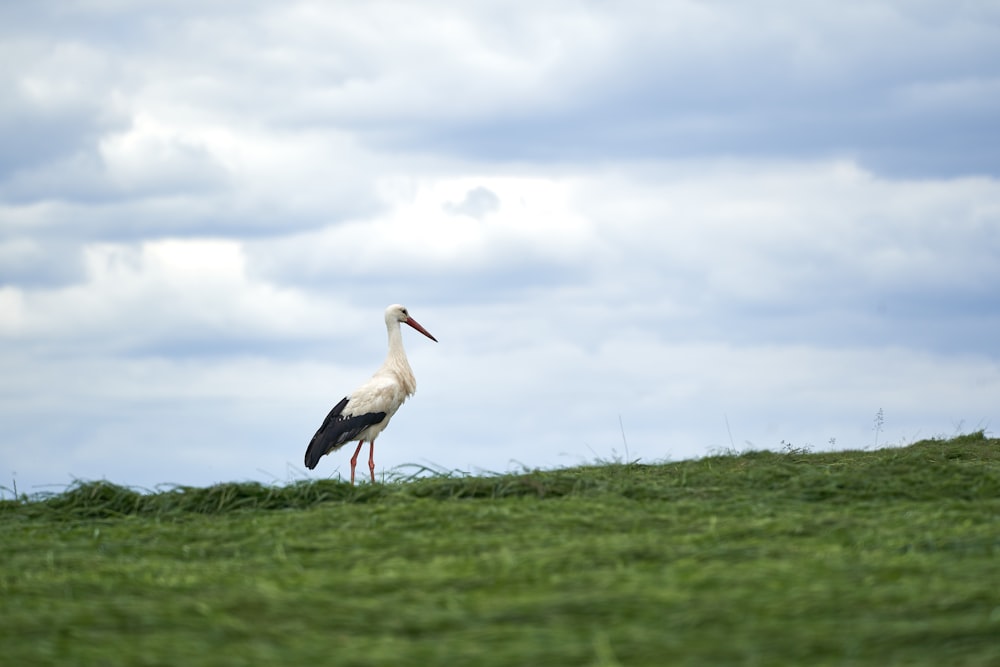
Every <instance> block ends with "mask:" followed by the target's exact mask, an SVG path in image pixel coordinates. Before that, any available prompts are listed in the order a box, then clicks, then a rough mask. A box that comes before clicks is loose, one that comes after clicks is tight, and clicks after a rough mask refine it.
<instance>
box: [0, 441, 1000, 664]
mask: <svg viewBox="0 0 1000 667" xmlns="http://www.w3.org/2000/svg"><path fill="white" fill-rule="evenodd" d="M7 495H8V496H9V495H10V494H9V493H8V494H7ZM0 534H2V538H0V539H2V542H0V547H2V559H0V662H2V663H3V664H9V665H266V664H274V665H305V664H338V665H438V664H440V665H445V664H447V665H735V664H738V665H879V666H882V665H934V666H935V667H938V666H940V665H984V666H985V665H998V664H1000V441H998V440H995V439H988V438H986V437H985V436H984V435H983V434H982V433H974V434H970V435H967V436H962V437H959V438H955V439H952V440H929V441H922V442H919V443H916V444H914V445H911V446H909V447H904V448H889V449H882V450H878V451H869V452H836V453H817V454H810V453H803V452H798V451H790V452H786V453H767V452H750V453H745V454H740V455H723V456H713V457H708V458H704V459H700V460H697V461H684V462H679V463H671V464H664V465H639V464H620V463H616V464H608V465H597V466H586V467H580V468H573V469H566V470H556V471H536V472H525V473H523V474H509V475H496V476H484V477H467V476H458V475H451V476H449V475H438V476H432V477H429V478H420V479H411V480H401V481H395V482H392V483H388V484H384V485H375V486H371V485H367V484H366V485H360V486H357V487H350V486H349V485H347V484H344V483H341V482H336V481H318V482H300V483H295V484H290V485H287V486H263V485H259V484H225V485H219V486H214V487H210V488H177V489H172V490H169V491H162V492H157V493H137V492H135V491H132V490H129V489H125V488H122V487H118V486H114V485H111V484H108V483H105V482H87V483H78V484H76V485H74V486H72V487H71V488H69V489H67V490H66V491H65V492H63V493H59V494H55V495H46V496H36V497H33V498H23V497H22V498H17V499H8V500H3V501H0Z"/></svg>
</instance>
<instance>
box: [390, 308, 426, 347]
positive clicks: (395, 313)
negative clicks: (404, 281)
mask: <svg viewBox="0 0 1000 667" xmlns="http://www.w3.org/2000/svg"><path fill="white" fill-rule="evenodd" d="M393 322H402V323H403V324H409V325H410V326H411V327H413V328H414V329H416V330H417V331H419V332H420V333H422V334H423V335H425V336H427V337H428V338H430V339H431V340H432V341H434V342H435V343H436V342H438V339H437V338H435V337H434V336H432V335H431V334H430V332H428V331H427V329H425V328H423V327H422V326H420V323H419V322H417V321H416V320H415V319H413V318H412V317H410V313H409V311H407V310H406V306H401V305H399V304H398V303H394V304H393V305H391V306H389V307H388V308H386V309H385V323H386V324H392V323H393Z"/></svg>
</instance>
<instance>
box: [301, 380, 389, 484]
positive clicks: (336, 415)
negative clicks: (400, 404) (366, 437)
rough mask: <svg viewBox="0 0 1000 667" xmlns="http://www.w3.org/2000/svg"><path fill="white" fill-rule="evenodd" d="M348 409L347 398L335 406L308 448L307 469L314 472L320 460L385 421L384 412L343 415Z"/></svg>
mask: <svg viewBox="0 0 1000 667" xmlns="http://www.w3.org/2000/svg"><path fill="white" fill-rule="evenodd" d="M346 407H347V398H346V397H345V398H344V400H342V401H341V402H340V403H337V404H336V405H335V406H333V409H332V410H330V414H328V415H327V416H326V419H324V420H323V424H322V425H321V426H320V427H319V430H318V431H316V435H314V436H313V438H312V440H311V441H310V442H309V447H307V448H306V467H307V468H309V469H310V470H312V469H313V468H315V467H316V464H317V463H319V460H320V458H322V457H323V456H324V455H326V454H329V453H330V452H332V451H335V450H337V449H340V448H341V447H343V446H344V443H347V442H350V441H351V440H353V439H354V438H355V437H356V436H357V435H358V434H359V433H361V432H362V431H363V430H365V429H366V428H368V427H369V426H372V425H373V424H377V423H379V422H380V421H382V420H383V419H385V413H384V412H368V413H366V414H363V415H351V416H349V417H345V416H344V415H343V412H344V408H346Z"/></svg>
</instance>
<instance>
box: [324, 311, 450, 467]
mask: <svg viewBox="0 0 1000 667" xmlns="http://www.w3.org/2000/svg"><path fill="white" fill-rule="evenodd" d="M400 322H403V323H406V324H409V325H410V326H411V327H413V328H414V329H416V330H417V331H419V332H420V333H422V334H423V335H425V336H427V337H428V338H430V339H431V340H432V341H434V342H435V343H436V342H437V338H435V337H434V336H432V335H430V333H428V331H427V330H426V329H424V328H423V327H422V326H420V324H419V323H418V322H417V321H416V320H415V319H413V318H412V317H410V314H409V313H408V312H407V311H406V308H404V307H403V306H401V305H399V304H398V303H397V304H394V305H392V306H389V307H388V308H386V309H385V328H386V329H387V330H388V332H389V353H388V354H387V355H386V357H385V363H384V364H382V368H380V369H378V370H377V371H375V375H373V376H372V377H371V379H370V380H368V382H365V383H364V384H363V385H361V386H360V387H358V388H357V389H355V390H354V392H353V393H351V395H350V396H347V397H345V398H344V399H343V400H342V401H340V403H337V404H336V405H335V406H333V409H332V410H330V414H328V415H327V416H326V419H324V420H323V424H322V426H320V427H319V430H318V431H316V435H314V436H313V438H312V441H310V443H309V447H308V448H306V467H307V468H309V469H310V470H312V469H313V468H315V467H316V464H317V463H319V460H320V458H322V457H323V456H325V455H326V454H329V453H330V452H334V451H337V450H338V449H340V448H341V447H343V446H344V445H345V444H347V443H348V442H351V441H352V440H357V441H358V448H357V449H355V450H354V456H352V457H351V484H354V468H355V467H356V466H357V464H358V453H359V452H360V451H361V446H362V445H364V444H365V440H367V441H368V442H369V443H370V449H369V450H368V469H369V470H370V471H371V475H372V483H374V482H375V438H377V437H378V434H379V433H381V432H382V430H383V429H384V428H385V427H386V426H388V425H389V420H390V419H392V416H393V415H394V414H396V410H398V409H399V406H401V405H402V404H403V401H405V400H406V399H407V398H408V397H409V396H411V395H413V392H415V391H416V390H417V379H416V378H415V377H413V371H412V370H411V369H410V363H409V362H408V361H407V360H406V351H405V350H404V349H403V333H402V331H400V328H399V324H400Z"/></svg>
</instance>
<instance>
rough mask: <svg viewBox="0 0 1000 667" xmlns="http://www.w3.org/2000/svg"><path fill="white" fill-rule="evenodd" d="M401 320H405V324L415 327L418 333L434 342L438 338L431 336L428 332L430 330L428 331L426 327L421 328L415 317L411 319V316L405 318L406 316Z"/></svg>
mask: <svg viewBox="0 0 1000 667" xmlns="http://www.w3.org/2000/svg"><path fill="white" fill-rule="evenodd" d="M403 321H404V322H406V323H407V324H409V325H410V326H411V327H413V328H414V329H416V330H417V331H419V332H420V333H422V334H423V335H425V336H427V337H428V338H430V339H431V340H432V341H434V342H435V343H436V342H438V339H437V338H435V337H434V336H432V335H431V334H430V332H429V331H427V329H425V328H423V327H422V326H420V322H417V321H416V320H415V319H413V318H412V317H407V318H406V319H405V320H403Z"/></svg>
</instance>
